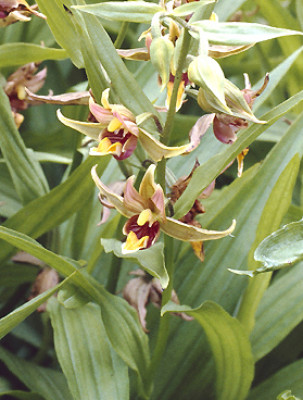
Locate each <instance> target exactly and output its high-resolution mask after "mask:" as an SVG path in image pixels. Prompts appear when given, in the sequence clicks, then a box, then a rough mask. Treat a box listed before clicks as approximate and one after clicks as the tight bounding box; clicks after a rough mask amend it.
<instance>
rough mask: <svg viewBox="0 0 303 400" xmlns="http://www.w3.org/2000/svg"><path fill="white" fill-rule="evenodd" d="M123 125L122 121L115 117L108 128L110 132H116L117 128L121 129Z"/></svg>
mask: <svg viewBox="0 0 303 400" xmlns="http://www.w3.org/2000/svg"><path fill="white" fill-rule="evenodd" d="M121 126H122V122H121V121H119V119H118V118H117V117H114V118H113V119H112V120H111V121H110V123H109V124H108V126H107V130H108V131H109V132H114V131H115V130H116V129H120V128H121Z"/></svg>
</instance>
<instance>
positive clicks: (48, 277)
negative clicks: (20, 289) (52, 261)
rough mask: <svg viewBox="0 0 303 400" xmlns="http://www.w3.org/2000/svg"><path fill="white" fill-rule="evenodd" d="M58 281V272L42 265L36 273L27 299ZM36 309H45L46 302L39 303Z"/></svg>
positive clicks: (44, 290)
mask: <svg viewBox="0 0 303 400" xmlns="http://www.w3.org/2000/svg"><path fill="white" fill-rule="evenodd" d="M58 283H59V275H58V272H57V271H56V270H54V269H52V268H50V267H44V268H43V269H42V270H41V271H40V272H39V274H38V275H37V277H36V279H35V282H34V283H33V285H32V288H31V294H30V297H29V300H31V299H33V298H34V297H37V296H39V294H41V293H43V292H46V291H47V290H49V289H51V288H53V287H55V286H56V285H58ZM37 311H40V312H43V311H46V303H43V304H41V306H39V307H38V308H37Z"/></svg>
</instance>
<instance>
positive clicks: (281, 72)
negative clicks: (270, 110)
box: [253, 46, 303, 112]
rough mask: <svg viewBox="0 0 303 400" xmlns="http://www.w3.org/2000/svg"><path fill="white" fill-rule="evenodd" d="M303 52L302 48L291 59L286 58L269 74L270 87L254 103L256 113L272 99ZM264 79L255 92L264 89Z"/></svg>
mask: <svg viewBox="0 0 303 400" xmlns="http://www.w3.org/2000/svg"><path fill="white" fill-rule="evenodd" d="M302 51H303V46H302V47H300V48H299V49H298V50H296V51H295V52H294V53H292V54H291V55H290V56H289V57H287V58H286V60H284V61H283V62H282V63H281V64H279V65H278V66H277V67H276V68H274V69H273V70H272V71H271V72H270V73H269V82H268V85H267V86H266V90H265V91H264V92H263V93H262V95H261V96H259V97H257V98H256V100H255V101H254V105H253V111H254V112H255V111H256V110H257V109H258V108H259V107H261V106H262V104H264V102H265V101H266V100H267V99H268V98H270V96H271V94H272V92H273V91H274V89H275V88H276V87H277V86H278V84H279V83H280V81H281V80H282V78H283V77H284V76H285V75H286V74H287V72H288V71H289V69H290V67H291V66H292V65H293V63H294V62H295V61H296V59H297V58H298V56H299V55H300V54H301V53H302ZM263 81H264V79H263V78H262V79H260V80H259V81H258V82H257V83H256V84H255V85H254V86H253V90H257V89H258V88H260V87H262V85H263Z"/></svg>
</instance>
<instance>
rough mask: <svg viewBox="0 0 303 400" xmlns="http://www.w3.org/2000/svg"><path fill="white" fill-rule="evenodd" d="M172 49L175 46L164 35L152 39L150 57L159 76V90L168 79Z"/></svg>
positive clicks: (164, 85)
mask: <svg viewBox="0 0 303 400" xmlns="http://www.w3.org/2000/svg"><path fill="white" fill-rule="evenodd" d="M174 50H175V47H174V45H173V43H172V42H171V41H170V40H169V39H168V38H166V37H164V36H161V37H158V38H156V39H153V41H152V43H151V46H150V59H151V62H152V64H153V66H154V67H155V68H156V70H157V72H158V73H159V75H160V77H161V81H162V87H161V90H163V89H164V88H165V87H166V85H167V83H168V81H169V76H170V65H171V61H172V58H173V55H174Z"/></svg>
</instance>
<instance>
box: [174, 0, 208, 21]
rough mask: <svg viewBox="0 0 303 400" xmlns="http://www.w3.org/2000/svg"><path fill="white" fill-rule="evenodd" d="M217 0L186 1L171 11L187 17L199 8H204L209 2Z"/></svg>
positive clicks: (176, 14) (178, 15)
mask: <svg viewBox="0 0 303 400" xmlns="http://www.w3.org/2000/svg"><path fill="white" fill-rule="evenodd" d="M215 2H216V0H202V1H201V0H200V1H198V2H191V3H185V4H182V5H181V6H179V7H176V8H174V9H173V10H172V12H171V15H175V16H177V17H185V16H186V15H190V14H192V13H194V12H196V11H197V10H200V9H201V8H204V7H205V6H206V5H207V4H211V3H215Z"/></svg>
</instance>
